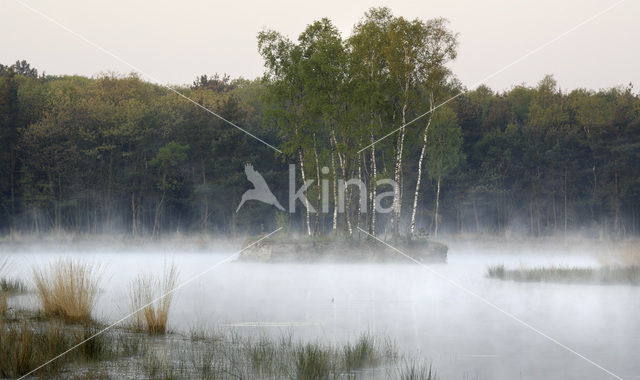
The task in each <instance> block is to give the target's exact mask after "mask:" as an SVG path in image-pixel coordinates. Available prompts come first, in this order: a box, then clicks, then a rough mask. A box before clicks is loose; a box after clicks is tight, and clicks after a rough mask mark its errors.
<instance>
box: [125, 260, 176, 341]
mask: <svg viewBox="0 0 640 380" xmlns="http://www.w3.org/2000/svg"><path fill="white" fill-rule="evenodd" d="M177 284H178V270H177V268H176V266H175V265H173V264H171V266H169V267H165V270H164V273H163V276H162V279H158V278H155V277H153V276H152V275H140V276H138V278H136V279H135V280H133V281H132V282H131V284H130V291H131V293H130V301H131V308H132V312H135V315H134V328H135V329H136V330H138V331H147V332H150V333H154V334H164V333H165V332H166V331H167V321H168V319H169V312H170V310H171V303H172V301H173V293H170V291H171V290H173V289H174V288H175V287H176V285H177ZM158 298H160V299H158Z"/></svg>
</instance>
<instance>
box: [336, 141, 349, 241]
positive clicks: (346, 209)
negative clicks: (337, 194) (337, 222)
mask: <svg viewBox="0 0 640 380" xmlns="http://www.w3.org/2000/svg"><path fill="white" fill-rule="evenodd" d="M331 137H332V138H333V143H334V144H335V146H336V148H337V147H338V140H337V139H336V135H335V131H334V130H333V128H331ZM336 154H337V155H338V162H339V163H340V169H341V170H342V180H343V181H346V179H347V169H346V167H345V166H346V162H345V161H346V157H342V155H341V154H340V152H339V151H337V149H336ZM344 198H345V202H346V204H345V207H344V210H343V211H344V212H343V213H342V214H343V215H344V221H345V226H346V228H347V232H348V233H349V236H351V234H352V233H353V229H352V228H351V218H350V216H349V207H350V205H351V202H349V198H350V196H349V188H348V187H347V188H345V189H344Z"/></svg>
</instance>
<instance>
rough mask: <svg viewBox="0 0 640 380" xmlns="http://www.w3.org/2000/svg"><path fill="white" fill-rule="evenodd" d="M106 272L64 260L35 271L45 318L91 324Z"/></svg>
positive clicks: (97, 266)
mask: <svg viewBox="0 0 640 380" xmlns="http://www.w3.org/2000/svg"><path fill="white" fill-rule="evenodd" d="M101 274H102V270H101V268H100V266H99V265H95V264H90V263H87V262H79V261H73V260H71V259H60V260H58V261H55V262H53V263H51V264H49V266H47V267H44V268H36V267H34V268H33V282H34V284H35V286H36V290H37V295H38V297H39V298H40V302H41V303H42V308H43V309H44V313H45V315H49V316H59V317H61V318H63V319H64V320H65V321H67V322H87V321H90V320H91V311H92V310H93V307H94V305H95V302H96V300H97V298H98V290H99V284H100V280H101V277H102V276H101Z"/></svg>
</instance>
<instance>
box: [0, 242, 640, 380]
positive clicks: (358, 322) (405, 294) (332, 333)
mask: <svg viewBox="0 0 640 380" xmlns="http://www.w3.org/2000/svg"><path fill="white" fill-rule="evenodd" d="M500 247H501V248H500ZM2 250H3V252H0V253H3V254H4V253H8V252H9V251H10V252H11V253H12V255H11V256H12V274H13V276H14V277H18V278H22V279H25V280H28V279H29V278H30V271H31V268H32V266H33V265H34V264H44V263H46V262H49V261H51V260H53V259H55V257H58V256H62V255H64V256H71V257H81V258H83V259H84V260H88V261H95V262H98V263H101V264H102V265H103V266H104V277H103V281H102V289H103V292H102V294H101V295H100V298H99V301H98V304H97V306H96V309H95V311H94V315H95V316H96V317H97V318H98V319H99V320H101V321H104V322H113V321H116V320H118V319H119V318H121V317H122V316H123V315H126V314H127V313H128V312H129V307H128V297H129V296H128V284H129V281H131V280H132V279H133V278H135V277H136V276H137V275H138V274H140V273H145V272H153V273H156V274H161V273H162V271H163V266H164V264H165V263H171V262H174V263H175V264H176V266H177V267H178V268H179V270H180V282H182V281H186V280H188V279H190V278H192V277H193V276H195V275H197V274H198V273H201V272H202V271H204V270H206V269H208V268H210V267H211V266H213V265H215V264H216V263H218V262H220V261H221V260H224V259H225V258H227V257H228V256H229V255H231V254H233V252H235V251H237V250H238V247H234V246H233V244H226V245H219V246H217V248H216V245H215V244H213V245H212V246H211V247H207V248H203V249H202V250H193V249H184V250H180V249H175V248H149V249H146V248H141V247H134V246H132V247H123V246H118V247H109V246H102V247H100V248H98V247H90V248H83V247H77V249H74V250H71V251H66V250H65V249H60V250H59V251H60V252H58V251H57V250H55V249H54V251H53V253H52V251H51V250H45V249H42V248H39V247H35V246H31V247H30V246H24V247H22V248H19V249H17V250H16V249H15V248H11V249H9V248H6V247H3V248H2ZM575 251H576V250H574V249H568V248H549V247H548V246H546V247H544V248H540V247H538V248H526V249H523V245H522V244H521V245H519V246H514V248H508V247H507V248H504V246H503V245H498V244H496V245H492V244H485V245H482V246H481V247H480V246H477V245H474V244H458V243H455V242H453V243H451V244H450V251H449V262H448V263H447V264H436V265H432V266H431V268H433V269H434V270H436V271H438V272H439V273H441V274H442V275H443V276H446V277H447V278H448V279H450V280H452V281H454V282H456V283H458V284H460V285H461V286H463V287H465V288H467V289H469V290H470V291H473V292H475V293H476V294H478V295H479V296H481V297H484V298H485V299H487V300H489V301H490V302H492V303H494V304H495V305H497V306H499V307H500V308H503V309H504V310H506V311H508V312H509V313H512V314H514V315H515V316H517V317H518V318H521V319H522V320H523V321H525V322H526V323H529V324H531V325H532V326H534V327H535V328H536V329H538V330H540V331H541V332H544V333H545V334H547V335H549V336H551V337H553V338H554V339H557V340H558V341H559V342H562V343H563V344H566V345H567V346H568V347H570V348H572V349H574V350H575V351H577V352H578V353H580V354H581V355H584V356H585V357H587V358H589V359H590V360H592V361H594V362H596V363H598V364H599V365H601V366H603V367H604V368H607V369H608V370H610V371H612V372H613V373H615V374H617V375H619V376H621V377H623V378H625V379H627V378H630V379H632V378H640V361H639V360H638V353H639V352H640V323H638V321H639V318H638V317H639V316H640V287H633V286H621V285H606V286H604V285H569V284H555V283H522V282H512V281H500V280H495V279H489V278H486V276H485V274H486V269H487V266H489V265H493V264H505V266H506V267H508V268H518V267H521V266H522V267H533V266H550V265H556V266H580V267H586V266H598V265H599V261H598V260H597V259H596V258H595V257H593V256H590V255H587V254H580V253H576V252H575ZM64 252H71V253H68V254H67V253H64ZM31 297H32V296H23V297H21V298H16V300H18V301H15V300H14V301H13V302H21V303H23V304H30V305H33V307H36V306H37V302H36V300H35V298H31ZM174 302H175V304H174V307H173V310H172V315H171V317H170V321H169V325H170V328H171V329H173V330H174V331H176V332H184V333H188V332H189V331H190V330H191V329H193V328H197V329H198V328H199V329H202V328H207V327H210V328H212V327H217V328H231V329H234V330H235V331H237V332H239V333H241V334H254V335H257V334H268V335H274V336H280V335H281V334H288V333H291V334H292V335H293V336H294V338H296V339H305V340H306V339H310V340H319V341H327V342H334V341H345V340H347V339H353V338H355V337H357V336H358V335H360V334H361V333H362V332H371V333H374V334H375V335H376V336H380V337H388V338H390V339H392V340H394V341H395V342H396V343H397V345H398V348H399V350H400V351H401V352H405V353H408V354H410V355H414V356H418V357H420V358H426V359H428V360H430V361H431V362H432V364H433V366H434V368H436V369H437V371H438V373H439V375H440V377H441V378H442V379H520V378H522V379H549V378H563V379H602V378H607V375H606V373H605V372H603V371H601V370H600V369H598V368H596V367H595V366H593V365H592V364H590V363H588V362H587V361H585V360H584V359H582V358H580V357H578V356H577V355H575V354H573V353H571V352H569V351H567V350H566V349H564V348H562V347H559V346H558V345H556V344H554V343H553V342H551V341H549V340H548V339H546V338H545V337H543V336H541V335H539V334H537V333H536V332H534V331H532V330H530V329H527V328H525V327H524V326H523V325H521V324H519V323H518V322H516V321H514V320H513V319H511V318H509V317H508V316H506V315H505V314H503V313H501V312H499V311H498V310H496V309H494V308H492V307H490V306H488V305H487V304H486V303H483V302H482V301H480V300H478V299H476V298H474V297H472V296H470V295H469V294H467V293H465V292H463V291H461V290H460V289H458V288H456V287H454V286H452V285H451V284H450V283H448V282H446V281H444V280H443V279H441V278H438V277H437V276H435V275H434V274H433V273H430V272H429V271H428V270H426V269H425V268H422V267H420V266H418V265H415V264H411V263H408V264H385V265H379V264H312V265H311V264H254V263H237V262H231V263H226V264H224V265H221V266H219V267H217V268H216V269H214V270H212V271H211V272H209V273H207V274H205V275H204V276H202V277H201V278H199V279H197V280H196V281H194V282H193V283H191V284H189V285H187V286H185V287H184V288H182V289H180V290H178V292H177V293H176V296H175V301H174Z"/></svg>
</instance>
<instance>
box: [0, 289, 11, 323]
mask: <svg viewBox="0 0 640 380" xmlns="http://www.w3.org/2000/svg"><path fill="white" fill-rule="evenodd" d="M8 298H9V295H8V294H7V292H5V291H4V290H0V318H4V316H5V315H7V309H8V307H7V299H8Z"/></svg>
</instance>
